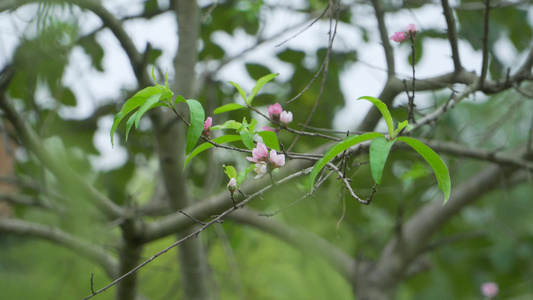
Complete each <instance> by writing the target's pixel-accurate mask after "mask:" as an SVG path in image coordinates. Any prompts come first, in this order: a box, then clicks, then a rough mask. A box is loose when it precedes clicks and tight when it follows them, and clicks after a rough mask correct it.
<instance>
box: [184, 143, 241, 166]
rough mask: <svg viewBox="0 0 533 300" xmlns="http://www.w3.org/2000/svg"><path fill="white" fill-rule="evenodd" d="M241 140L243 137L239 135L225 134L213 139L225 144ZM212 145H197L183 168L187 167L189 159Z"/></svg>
mask: <svg viewBox="0 0 533 300" xmlns="http://www.w3.org/2000/svg"><path fill="white" fill-rule="evenodd" d="M239 140H241V137H240V136H239V135H223V136H220V137H217V138H216V139H213V142H215V143H217V144H225V143H229V142H235V141H239ZM211 147H213V145H212V144H210V143H203V144H201V145H200V146H198V147H196V149H194V150H193V151H192V152H191V153H190V154H189V156H187V158H186V159H185V163H184V164H183V169H185V167H186V166H187V164H188V163H189V161H191V159H192V158H193V157H195V156H196V155H198V154H200V153H202V152H204V151H205V150H207V149H209V148H211Z"/></svg>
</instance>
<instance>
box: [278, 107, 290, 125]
mask: <svg viewBox="0 0 533 300" xmlns="http://www.w3.org/2000/svg"><path fill="white" fill-rule="evenodd" d="M279 120H280V122H281V123H282V124H283V125H285V126H286V125H287V124H289V123H290V122H292V112H290V111H289V112H287V111H283V112H281V114H280V115H279Z"/></svg>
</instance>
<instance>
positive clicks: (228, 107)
mask: <svg viewBox="0 0 533 300" xmlns="http://www.w3.org/2000/svg"><path fill="white" fill-rule="evenodd" d="M241 108H246V106H243V105H240V104H238V103H229V104H226V105H222V106H221V107H217V108H216V109H215V110H214V111H213V113H214V114H215V115H218V114H221V113H225V112H228V111H232V110H237V109H241Z"/></svg>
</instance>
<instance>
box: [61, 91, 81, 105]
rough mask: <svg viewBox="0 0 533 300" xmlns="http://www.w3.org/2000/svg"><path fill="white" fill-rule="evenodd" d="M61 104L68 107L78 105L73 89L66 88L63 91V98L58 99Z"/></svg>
mask: <svg viewBox="0 0 533 300" xmlns="http://www.w3.org/2000/svg"><path fill="white" fill-rule="evenodd" d="M58 100H59V102H61V104H63V105H66V106H76V105H77V104H78V103H77V102H76V96H75V95H74V93H73V92H72V90H71V89H69V88H67V87H65V88H63V90H62V91H61V96H60V98H59V99H58Z"/></svg>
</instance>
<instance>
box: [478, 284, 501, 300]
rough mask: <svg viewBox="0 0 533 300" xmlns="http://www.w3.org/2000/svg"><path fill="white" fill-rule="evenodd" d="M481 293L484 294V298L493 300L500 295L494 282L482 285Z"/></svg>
mask: <svg viewBox="0 0 533 300" xmlns="http://www.w3.org/2000/svg"><path fill="white" fill-rule="evenodd" d="M481 293H483V296H485V297H487V298H489V299H492V298H493V297H494V296H496V295H497V294H498V285H497V284H496V283H494V282H485V283H483V284H482V285H481Z"/></svg>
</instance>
